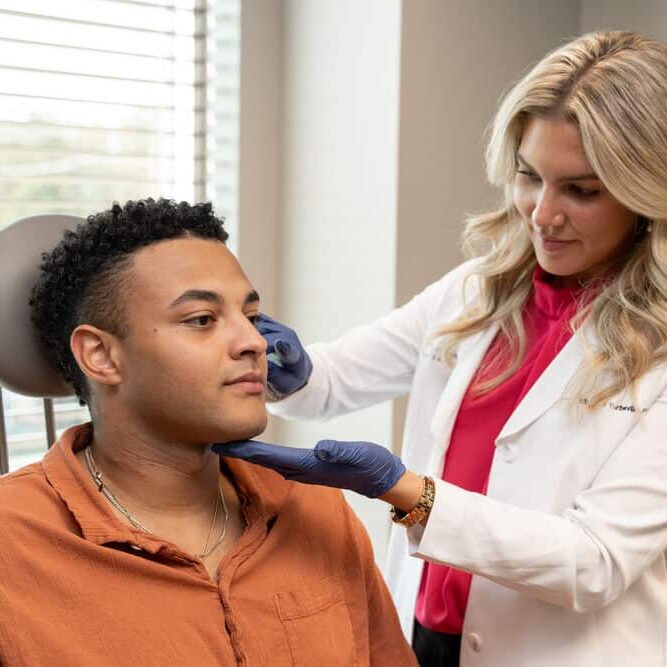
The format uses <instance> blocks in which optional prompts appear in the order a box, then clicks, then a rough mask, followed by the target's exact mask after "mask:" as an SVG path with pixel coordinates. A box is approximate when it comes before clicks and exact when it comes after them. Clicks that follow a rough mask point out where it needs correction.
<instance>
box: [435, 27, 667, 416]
mask: <svg viewBox="0 0 667 667" xmlns="http://www.w3.org/2000/svg"><path fill="white" fill-rule="evenodd" d="M534 117H541V118H563V119H567V120H572V121H573V122H575V123H576V124H577V125H578V127H579V129H580V132H581V138H582V143H583V146H584V150H585V152H586V155H587V157H588V160H589V162H590V164H591V166H592V167H593V169H594V171H595V172H596V173H597V175H598V177H599V178H600V180H601V181H602V183H603V184H604V185H605V187H606V188H607V189H608V190H609V192H610V193H611V194H612V195H613V196H614V197H615V198H616V199H617V200H618V201H619V202H621V203H622V204H623V205H624V206H625V207H626V208H628V209H629V210H631V211H633V212H635V213H637V215H638V223H639V224H638V227H637V229H638V230H639V232H640V233H639V234H638V235H637V236H636V238H635V243H634V245H633V247H632V249H630V250H629V252H628V255H627V256H625V257H623V258H622V262H621V266H620V267H619V270H618V272H617V273H616V274H615V277H614V278H613V279H612V280H610V281H607V282H606V283H605V284H604V285H603V286H602V288H601V289H600V292H599V294H598V295H597V296H596V297H595V298H594V299H593V300H592V301H590V302H589V303H588V305H583V304H584V303H585V300H584V301H582V307H581V308H580V309H579V312H578V313H577V315H576V316H575V317H574V318H573V320H572V322H571V326H572V329H573V330H575V329H577V328H579V327H580V326H582V325H584V324H586V326H587V327H588V326H590V327H591V330H592V331H593V332H594V333H595V338H596V339H597V342H596V344H595V346H594V347H593V346H589V349H588V355H587V358H586V361H585V363H584V365H583V367H582V368H581V369H580V370H579V372H578V374H577V376H576V379H575V384H576V387H577V390H576V395H577V397H579V398H580V400H582V401H583V402H585V403H586V405H587V406H588V407H589V408H590V409H596V408H598V407H600V406H602V405H603V404H605V403H606V402H607V401H608V400H609V399H610V398H611V397H612V396H614V395H615V394H617V393H619V392H621V391H623V390H628V389H629V390H633V389H634V387H635V382H636V381H637V380H638V379H639V378H640V377H641V376H642V375H643V374H645V373H646V372H647V371H648V370H650V369H651V368H652V367H653V366H655V365H656V364H658V363H660V362H663V361H665V360H666V359H667V47H666V46H665V45H663V44H662V43H660V42H658V41H656V40H653V39H649V38H647V37H644V36H642V35H639V34H636V33H630V32H595V33H590V34H587V35H584V36H582V37H579V38H577V39H575V40H574V41H571V42H569V43H568V44H565V45H564V46H562V47H560V48H558V49H557V50H555V51H553V52H552V53H550V54H548V55H547V56H546V57H545V58H544V59H543V60H542V61H540V62H539V63H538V64H537V65H536V66H535V67H534V68H533V69H532V70H531V71H530V72H529V73H528V74H527V75H526V76H525V77H524V78H523V79H522V80H521V81H519V83H518V84H516V85H515V86H514V88H513V89H512V90H511V91H510V92H509V94H508V95H507V96H506V97H505V99H504V100H503V102H502V104H501V106H500V109H499V111H498V113H497V115H496V117H495V120H494V123H493V126H492V131H491V138H490V141H489V145H488V148H487V153H486V159H487V174H488V178H489V180H490V182H491V183H492V184H494V185H497V186H501V187H503V188H504V194H505V196H504V205H503V206H502V207H501V208H499V209H498V210H495V211H492V212H490V213H485V214H482V215H475V216H471V217H470V218H469V219H468V220H467V222H466V225H465V230H464V233H463V246H464V250H465V252H466V254H467V255H469V256H477V257H479V258H480V259H479V262H480V263H479V265H478V267H477V269H476V273H475V274H474V275H475V276H477V278H478V280H479V282H480V285H481V293H480V298H481V300H480V305H479V306H478V307H476V308H475V309H473V310H468V311H466V312H465V313H464V314H463V315H462V316H461V317H459V318H458V319H457V320H455V321H454V322H452V323H450V324H449V325H447V326H446V327H444V328H443V329H441V331H440V332H439V334H440V335H444V341H445V345H444V348H443V350H444V355H445V360H446V361H448V363H450V364H451V363H452V360H453V354H452V353H453V351H454V349H455V348H456V346H457V345H458V343H459V342H460V341H461V340H462V339H463V338H465V337H467V336H470V335H472V334H474V333H476V332H478V331H481V330H483V329H486V328H487V327H489V326H490V325H491V324H494V323H498V324H499V325H500V329H501V331H502V333H503V334H504V335H505V336H506V338H507V340H508V341H509V344H510V349H511V361H510V363H509V365H508V366H507V367H506V368H505V369H504V370H503V371H502V372H498V373H497V374H496V376H495V377H493V378H491V379H490V380H488V381H485V382H481V383H479V384H478V386H477V387H476V388H475V389H476V390H477V391H478V392H480V393H481V392H484V391H488V390H490V389H492V388H493V387H496V386H498V385H499V384H501V383H502V382H503V381H504V380H505V379H507V378H508V377H509V376H510V375H511V374H512V373H514V372H515V371H516V370H517V368H518V367H519V366H520V364H521V361H522V359H523V357H524V355H525V352H526V345H527V341H526V333H525V330H524V327H523V322H522V316H521V313H522V308H523V306H524V304H525V302H526V300H527V298H528V297H529V295H530V293H531V290H532V273H533V269H534V268H535V264H536V259H535V254H534V251H533V247H532V244H531V241H530V239H529V236H528V230H527V226H526V224H525V223H524V222H523V221H522V219H521V216H520V214H519V212H518V211H517V209H516V207H515V206H514V202H513V197H512V189H513V181H514V178H515V174H516V170H517V151H518V148H519V144H520V142H521V136H522V131H523V128H524V127H525V124H526V121H527V120H528V119H530V118H534ZM649 223H650V225H649ZM651 227H652V229H651ZM598 288H599V287H598Z"/></svg>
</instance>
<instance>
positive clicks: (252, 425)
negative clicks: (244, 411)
mask: <svg viewBox="0 0 667 667" xmlns="http://www.w3.org/2000/svg"><path fill="white" fill-rule="evenodd" d="M267 423H268V417H267V416H266V414H265V415H263V417H262V418H261V419H260V418H258V419H254V420H244V421H243V422H241V421H239V423H237V424H226V425H225V428H224V429H222V433H220V435H219V436H218V437H217V438H216V441H217V442H222V443H224V442H234V441H235V440H250V439H251V438H255V437H257V436H258V435H260V434H261V433H263V432H264V431H265V429H266V425H267Z"/></svg>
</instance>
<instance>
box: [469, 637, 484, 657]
mask: <svg viewBox="0 0 667 667" xmlns="http://www.w3.org/2000/svg"><path fill="white" fill-rule="evenodd" d="M468 646H470V648H471V649H472V650H473V651H474V652H475V653H479V652H480V651H481V650H482V638H481V637H480V636H479V635H478V634H477V633H476V632H471V633H470V634H469V635H468Z"/></svg>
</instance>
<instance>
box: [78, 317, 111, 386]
mask: <svg viewBox="0 0 667 667" xmlns="http://www.w3.org/2000/svg"><path fill="white" fill-rule="evenodd" d="M118 343H119V341H118V338H117V337H116V336H114V335H113V334H110V333H109V332H108V331H103V330H102V329H98V328H97V327H94V326H92V325H91V324H80V325H79V326H78V327H77V328H76V329H74V331H72V335H71V336H70V340H69V345H70V349H71V350H72V354H73V355H74V359H76V363H77V364H79V368H80V369H81V371H82V372H83V374H84V375H85V376H86V377H87V378H88V379H89V380H92V381H93V382H98V383H99V384H106V385H110V386H115V385H118V384H120V383H121V381H122V378H123V373H122V363H121V359H122V354H121V350H120V347H119V344H118Z"/></svg>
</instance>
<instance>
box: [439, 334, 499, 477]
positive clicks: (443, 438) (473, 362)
mask: <svg viewBox="0 0 667 667" xmlns="http://www.w3.org/2000/svg"><path fill="white" fill-rule="evenodd" d="M497 332H498V326H497V325H494V326H492V327H490V328H489V329H486V330H484V331H481V332H480V333H478V334H475V335H474V336H470V337H469V338H466V339H464V340H463V341H462V342H461V344H460V345H459V347H458V349H457V354H456V362H455V364H454V368H453V369H452V373H451V375H450V376H449V380H448V381H447V384H446V385H445V388H444V390H443V392H442V394H441V396H440V400H439V401H438V404H437V407H436V409H435V413H434V415H433V419H432V420H431V434H432V436H433V448H432V450H431V456H430V459H429V471H431V473H433V474H438V475H439V474H440V472H441V471H442V463H443V460H444V456H445V453H446V452H447V447H448V446H449V436H450V435H451V432H452V428H453V427H454V421H455V419H456V415H457V414H458V411H459V406H460V405H461V401H462V400H463V397H464V396H465V393H466V390H467V389H468V385H469V384H470V381H471V380H472V378H473V376H474V375H475V372H476V371H477V369H478V367H479V365H480V364H481V363H482V360H483V359H484V355H485V354H486V351H487V349H488V348H489V345H490V344H491V342H492V341H493V339H494V337H495V335H496V333H497Z"/></svg>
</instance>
